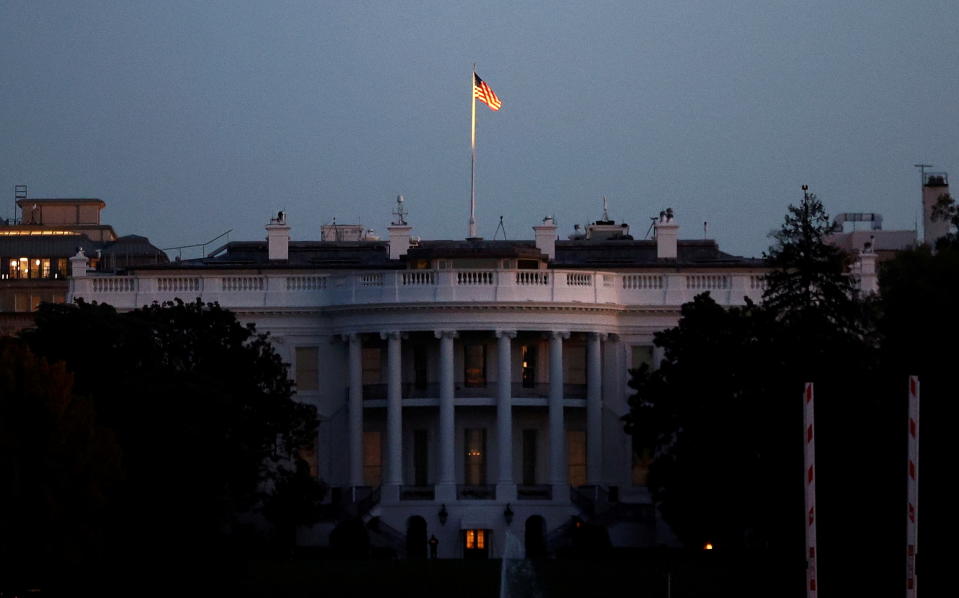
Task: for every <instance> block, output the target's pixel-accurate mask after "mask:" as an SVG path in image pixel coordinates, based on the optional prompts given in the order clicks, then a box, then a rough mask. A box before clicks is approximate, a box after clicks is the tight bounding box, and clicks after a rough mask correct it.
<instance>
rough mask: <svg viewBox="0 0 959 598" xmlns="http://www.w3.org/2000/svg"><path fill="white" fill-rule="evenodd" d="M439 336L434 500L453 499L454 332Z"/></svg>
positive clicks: (454, 470)
mask: <svg viewBox="0 0 959 598" xmlns="http://www.w3.org/2000/svg"><path fill="white" fill-rule="evenodd" d="M434 335H435V336H436V338H438V339H440V415H439V480H438V483H437V487H436V500H437V501H450V500H455V498H456V461H455V448H454V447H455V439H456V408H455V406H454V404H453V339H454V338H456V332H454V331H452V330H437V331H435V332H434Z"/></svg>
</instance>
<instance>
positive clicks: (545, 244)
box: [533, 216, 557, 260]
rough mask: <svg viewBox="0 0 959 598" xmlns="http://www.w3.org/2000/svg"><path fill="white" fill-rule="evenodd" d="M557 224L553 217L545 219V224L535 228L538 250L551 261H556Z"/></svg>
mask: <svg viewBox="0 0 959 598" xmlns="http://www.w3.org/2000/svg"><path fill="white" fill-rule="evenodd" d="M556 228H557V226H556V223H555V222H554V221H553V219H552V217H550V216H547V217H546V218H543V224H541V225H539V226H534V227H533V230H534V231H535V232H536V249H539V250H540V251H541V252H542V253H543V255H545V256H546V257H547V258H549V259H550V260H555V259H556Z"/></svg>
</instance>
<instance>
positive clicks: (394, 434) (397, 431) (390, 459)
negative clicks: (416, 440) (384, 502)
mask: <svg viewBox="0 0 959 598" xmlns="http://www.w3.org/2000/svg"><path fill="white" fill-rule="evenodd" d="M381 336H382V337H384V338H386V339H387V351H386V353H387V377H386V383H387V387H386V447H387V451H386V485H390V486H399V485H401V484H402V483H403V403H402V401H403V395H402V388H401V387H400V384H401V382H402V377H401V363H402V361H401V354H400V351H401V350H402V349H401V345H400V344H401V342H402V340H401V338H400V333H399V332H388V333H382V334H381ZM397 494H398V493H397ZM397 498H398V496H397Z"/></svg>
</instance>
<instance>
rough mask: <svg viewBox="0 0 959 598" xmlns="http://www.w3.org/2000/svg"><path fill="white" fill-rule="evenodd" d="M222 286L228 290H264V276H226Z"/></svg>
mask: <svg viewBox="0 0 959 598" xmlns="http://www.w3.org/2000/svg"><path fill="white" fill-rule="evenodd" d="M222 288H223V290H224V291H227V292H236V291H262V290H263V288H264V278H263V277H262V276H225V277H223V279H222Z"/></svg>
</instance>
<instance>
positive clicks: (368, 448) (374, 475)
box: [363, 431, 383, 486]
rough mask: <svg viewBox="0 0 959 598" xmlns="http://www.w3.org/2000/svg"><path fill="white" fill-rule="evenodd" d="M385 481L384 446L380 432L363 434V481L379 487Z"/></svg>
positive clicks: (368, 484)
mask: <svg viewBox="0 0 959 598" xmlns="http://www.w3.org/2000/svg"><path fill="white" fill-rule="evenodd" d="M382 480H383V445H382V437H381V436H380V433H379V432H376V431H368V432H363V481H364V483H365V484H366V485H367V486H379V485H380V482H381V481H382Z"/></svg>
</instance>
